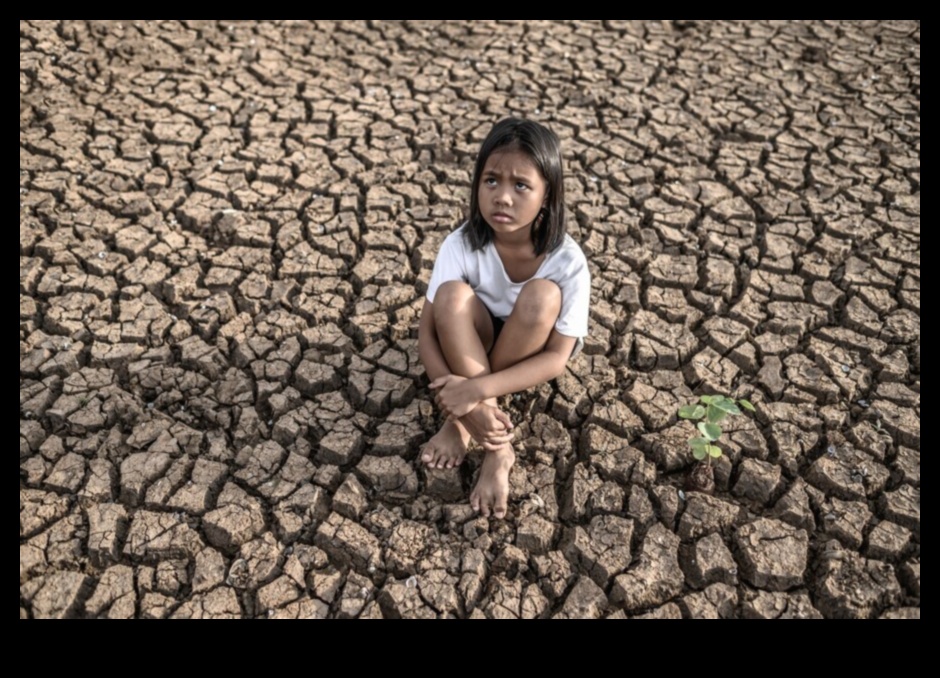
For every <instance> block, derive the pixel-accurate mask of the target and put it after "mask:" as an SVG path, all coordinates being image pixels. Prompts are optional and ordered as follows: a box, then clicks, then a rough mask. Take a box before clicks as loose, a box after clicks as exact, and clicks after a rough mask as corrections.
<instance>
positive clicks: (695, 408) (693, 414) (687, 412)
mask: <svg viewBox="0 0 940 678" xmlns="http://www.w3.org/2000/svg"><path fill="white" fill-rule="evenodd" d="M679 416H680V417H682V418H683V419H701V418H702V417H704V416H705V408H704V407H702V406H701V405H686V406H685V407H680V408H679Z"/></svg>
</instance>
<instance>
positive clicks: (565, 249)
mask: <svg viewBox="0 0 940 678" xmlns="http://www.w3.org/2000/svg"><path fill="white" fill-rule="evenodd" d="M552 257H553V258H555V259H557V260H558V261H559V263H563V264H565V265H566V268H567V267H569V266H574V267H576V268H579V269H580V268H583V269H585V270H587V267H588V263H587V257H586V256H585V255H584V250H582V249H581V245H579V244H578V243H577V241H576V240H575V239H574V238H572V237H571V236H570V235H568V234H567V233H565V237H564V238H563V239H562V241H561V245H559V246H558V249H556V250H555V251H554V252H552Z"/></svg>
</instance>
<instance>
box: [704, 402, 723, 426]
mask: <svg viewBox="0 0 940 678" xmlns="http://www.w3.org/2000/svg"><path fill="white" fill-rule="evenodd" d="M726 416H728V413H727V412H725V411H724V410H720V409H718V408H717V407H715V406H714V405H709V406H708V416H707V417H706V419H707V420H708V423H709V424H717V423H718V422H719V421H721V420H722V419H724V418H725V417H726Z"/></svg>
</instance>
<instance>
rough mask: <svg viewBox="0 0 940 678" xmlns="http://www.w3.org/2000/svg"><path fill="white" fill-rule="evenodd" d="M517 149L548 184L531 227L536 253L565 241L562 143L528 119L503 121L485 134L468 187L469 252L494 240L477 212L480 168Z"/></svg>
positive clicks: (549, 249)
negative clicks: (492, 158) (496, 154)
mask: <svg viewBox="0 0 940 678" xmlns="http://www.w3.org/2000/svg"><path fill="white" fill-rule="evenodd" d="M516 149H518V150H520V151H522V152H524V153H525V154H526V155H528V156H529V158H531V159H532V162H533V163H535V166H536V167H538V169H539V171H540V172H541V173H542V177H543V178H544V179H545V183H546V185H547V191H546V193H547V195H546V204H545V207H543V208H542V210H541V211H540V212H539V216H538V217H536V222H535V224H534V225H533V227H532V244H533V245H534V246H535V254H536V255H540V254H542V253H544V252H551V251H553V250H555V249H556V248H558V247H559V246H560V245H561V243H562V241H563V240H564V238H565V177H564V168H563V166H562V159H561V142H560V141H559V140H558V136H557V135H556V134H555V133H554V132H552V131H551V130H550V129H548V128H547V127H545V125H541V124H539V123H537V122H533V121H531V120H521V119H520V118H506V119H505V120H500V121H499V122H498V123H496V124H495V125H493V129H491V130H490V133H489V134H487V135H486V139H484V140H483V145H482V146H481V147H480V153H479V155H477V162H476V166H475V167H474V168H473V183H472V184H471V187H470V218H469V219H468V226H467V230H466V238H467V242H468V243H469V244H470V247H471V249H474V250H478V249H482V248H483V247H485V246H486V245H487V244H489V243H490V242H491V241H492V240H493V229H492V228H491V227H490V225H489V224H488V223H486V220H485V219H484V218H483V215H482V214H481V213H480V204H479V202H480V201H479V197H478V196H479V191H480V179H481V176H482V174H483V168H484V167H485V166H486V161H487V160H489V157H490V155H492V154H493V152H494V151H497V150H516Z"/></svg>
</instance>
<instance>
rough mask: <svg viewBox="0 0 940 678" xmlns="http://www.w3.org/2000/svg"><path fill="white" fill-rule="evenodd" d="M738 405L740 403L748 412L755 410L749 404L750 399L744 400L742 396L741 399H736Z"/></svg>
mask: <svg viewBox="0 0 940 678" xmlns="http://www.w3.org/2000/svg"><path fill="white" fill-rule="evenodd" d="M738 405H740V406H741V407H743V408H744V409H745V410H747V411H748V412H754V411H755V410H754V406H753V405H751V401H750V400H745V399H744V398H741V399H740V400H739V401H738Z"/></svg>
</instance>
